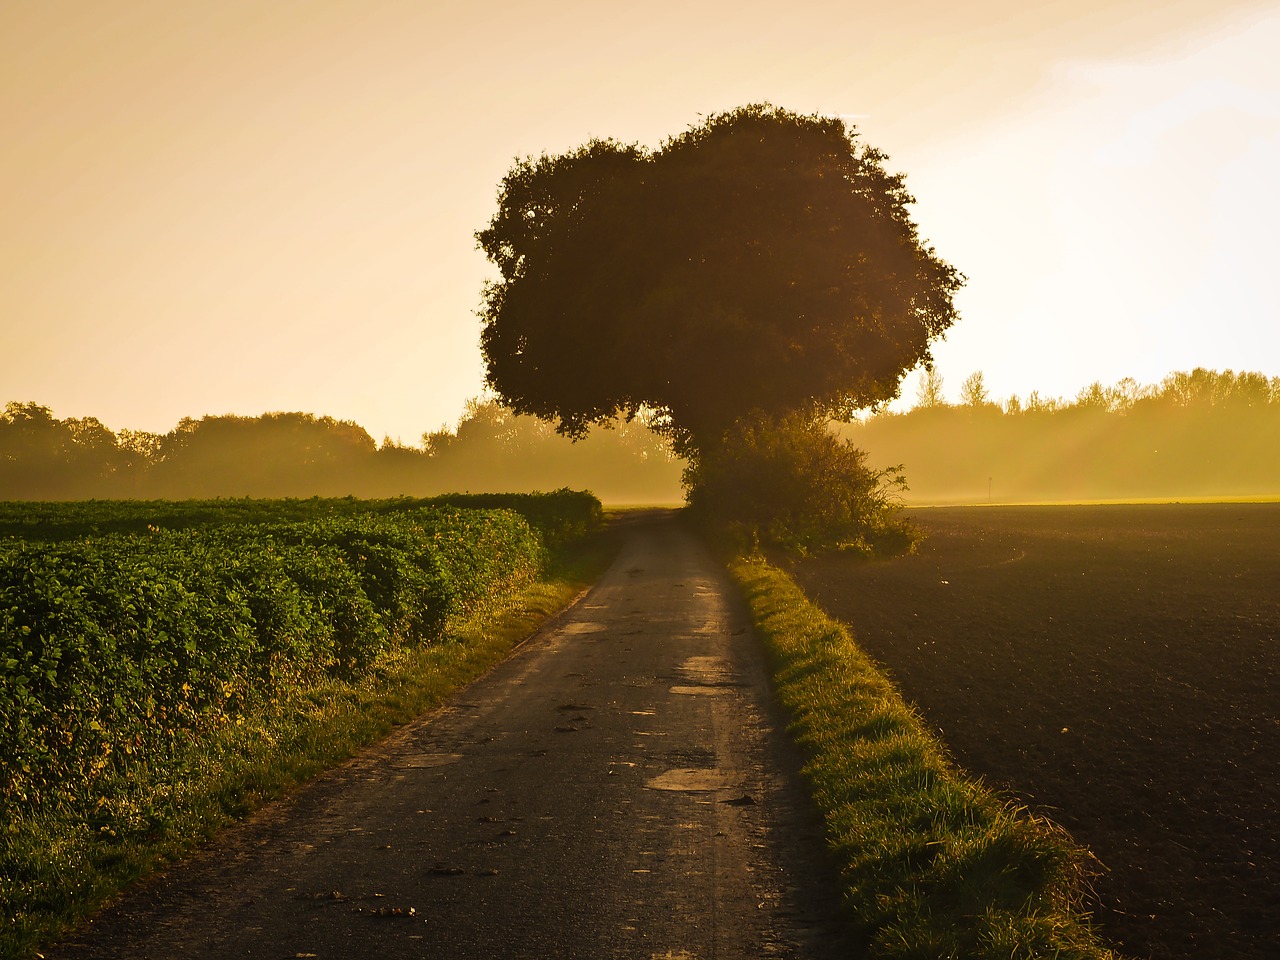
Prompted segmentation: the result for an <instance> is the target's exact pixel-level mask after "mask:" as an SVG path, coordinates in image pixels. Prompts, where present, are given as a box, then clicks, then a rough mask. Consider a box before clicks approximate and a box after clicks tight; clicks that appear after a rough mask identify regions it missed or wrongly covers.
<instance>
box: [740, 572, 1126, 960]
mask: <svg viewBox="0 0 1280 960" xmlns="http://www.w3.org/2000/svg"><path fill="white" fill-rule="evenodd" d="M730 569H731V571H732V573H733V575H734V577H735V579H736V580H737V581H738V583H739V585H740V586H741V587H742V589H743V592H744V594H745V596H746V598H747V601H748V604H749V606H750V608H751V612H752V617H753V619H754V622H755V626H756V629H757V632H758V633H759V635H760V636H761V638H762V639H763V640H764V642H765V644H766V647H767V649H768V652H769V656H770V659H771V663H772V668H773V672H774V679H775V686H776V695H777V697H778V699H779V701H780V702H781V703H782V705H783V706H784V708H785V709H786V710H787V711H788V713H789V715H790V717H791V721H792V723H791V732H792V735H793V736H794V737H795V739H796V741H797V743H798V744H799V745H800V746H801V748H802V749H803V750H804V752H805V757H806V764H805V768H804V774H805V777H806V779H807V781H808V786H809V788H810V791H811V793H812V795H813V797H814V799H815V800H816V802H817V804H818V806H819V808H820V809H821V811H822V814H823V817H824V818H825V821H826V826H827V834H828V840H829V842H830V844H831V846H832V848H833V849H834V851H835V853H836V857H837V862H838V864H839V866H840V870H841V876H842V880H843V883H844V886H845V890H844V898H845V903H846V907H847V909H848V911H849V913H850V916H851V918H852V920H853V923H854V925H855V929H856V931H857V933H858V935H859V936H860V937H862V938H864V940H865V945H866V953H867V956H868V957H875V958H894V960H908V958H911V960H915V958H919V960H924V958H929V960H937V958H961V957H963V958H966V960H968V958H974V960H987V958H989V960H995V958H1000V960H1015V958H1027V960H1030V958H1049V957H1052V958H1059V960H1104V958H1106V960H1117V955H1116V954H1115V953H1113V952H1112V950H1111V949H1110V948H1108V947H1107V946H1106V945H1105V944H1104V943H1102V941H1101V940H1100V939H1099V938H1098V937H1097V936H1096V935H1095V934H1094V933H1093V932H1092V930H1091V929H1090V927H1089V924H1088V920H1087V917H1086V916H1085V914H1084V912H1083V911H1084V905H1085V900H1086V897H1087V895H1088V893H1089V887H1088V878H1089V875H1090V872H1091V870H1092V869H1093V868H1094V861H1093V858H1092V857H1091V855H1090V854H1089V853H1088V852H1087V851H1086V850H1084V849H1083V848H1081V847H1080V846H1078V845H1077V844H1076V843H1075V842H1074V841H1073V840H1072V839H1071V837H1070V836H1069V835H1068V834H1067V833H1066V832H1065V831H1064V830H1062V828H1060V827H1058V826H1057V825H1055V824H1053V823H1052V822H1050V821H1048V820H1045V819H1043V818H1040V817H1036V816H1034V815H1032V814H1031V813H1029V812H1028V811H1027V810H1025V809H1023V808H1018V807H1016V806H1013V805H1011V804H1009V803H1007V802H1004V801H1002V800H1001V799H1000V798H998V797H997V796H996V795H995V794H994V793H992V792H991V791H990V790H988V789H987V788H986V787H984V786H983V785H982V784H981V783H979V782H977V781H975V780H973V779H970V778H968V777H966V776H965V775H964V774H963V773H961V772H960V771H959V770H958V769H957V768H956V767H955V766H954V764H952V763H951V762H950V760H949V759H948V757H947V754H946V749H945V747H944V746H943V745H942V743H941V742H940V741H939V740H938V739H937V738H936V737H934V736H933V735H932V734H931V733H930V732H929V731H928V729H927V728H926V727H925V725H924V723H923V722H922V721H921V719H920V718H919V716H917V715H916V714H915V712H914V711H913V710H912V709H911V708H910V707H909V706H908V705H907V704H906V702H905V701H904V700H903V699H902V697H901V695H900V694H899V692H898V690H897V688H896V687H895V686H894V685H893V683H892V682H891V681H890V680H889V679H888V678H887V677H886V676H885V674H884V673H882V672H881V671H880V669H879V668H878V667H877V666H876V665H875V663H874V662H873V661H872V660H871V659H870V658H869V657H867V656H866V654H864V653H863V652H862V651H861V650H860V649H859V648H858V647H857V645H856V644H855V643H854V641H853V638H852V636H851V635H850V633H849V631H848V629H847V628H845V627H844V626H843V625H842V624H840V623H839V622H837V621H835V620H832V619H831V618H830V617H828V616H826V614H824V613H823V612H822V611H821V610H819V609H818V608H817V607H816V606H815V605H814V604H813V603H811V602H810V601H809V600H808V598H807V597H805V595H804V593H803V592H802V591H801V590H800V589H799V588H798V587H797V586H796V585H795V583H794V582H793V581H792V580H791V578H790V577H788V576H787V575H786V574H785V573H784V572H783V571H781V570H779V569H777V568H776V567H773V566H770V565H769V564H767V563H765V562H762V561H759V560H737V561H735V562H734V563H733V564H731V567H730Z"/></svg>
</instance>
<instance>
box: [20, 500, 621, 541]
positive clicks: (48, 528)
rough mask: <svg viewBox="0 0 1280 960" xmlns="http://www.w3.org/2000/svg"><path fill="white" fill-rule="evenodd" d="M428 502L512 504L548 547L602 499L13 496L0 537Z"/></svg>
mask: <svg viewBox="0 0 1280 960" xmlns="http://www.w3.org/2000/svg"><path fill="white" fill-rule="evenodd" d="M426 507H456V508H459V509H486V510H514V511H515V512H516V513H518V514H520V515H521V516H522V517H524V518H525V520H527V521H528V522H529V525H530V526H532V527H533V528H534V529H535V530H537V531H538V533H539V534H541V536H542V537H543V539H544V540H545V541H546V543H547V545H548V546H554V545H555V544H556V543H559V542H562V541H567V540H570V539H573V538H575V537H579V536H582V535H583V534H584V533H586V532H588V531H590V530H593V529H595V528H596V527H598V526H599V524H600V522H601V518H602V517H603V510H602V507H601V505H600V501H599V500H598V499H597V498H596V497H595V496H593V495H592V494H589V493H583V492H580V491H576V490H569V489H563V488H562V489H559V490H555V491H553V492H551V493H539V494H526V493H475V494H472V493H449V494H443V495H440V496H436V497H426V498H415V497H394V498H390V499H384V500H361V499H357V498H356V497H309V498H305V499H298V498H287V499H276V500H261V499H253V498H247V497H239V498H225V499H213V500H75V501H49V500H10V501H0V537H16V538H19V539H23V540H73V539H77V538H84V537H96V536H99V535H101V534H105V533H144V532H146V531H148V530H152V529H162V530H187V529H194V528H200V529H205V528H208V527H211V526H225V525H228V524H261V523H282V522H286V521H303V520H323V519H330V518H334V517H352V516H358V515H359V516H363V515H367V514H397V513H403V512H405V511H410V510H420V509H423V508H426Z"/></svg>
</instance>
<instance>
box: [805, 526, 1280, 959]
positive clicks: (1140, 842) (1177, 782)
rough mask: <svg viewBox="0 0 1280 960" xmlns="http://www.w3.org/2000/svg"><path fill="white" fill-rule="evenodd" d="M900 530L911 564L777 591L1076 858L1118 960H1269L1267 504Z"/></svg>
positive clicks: (825, 567) (1275, 742)
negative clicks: (1070, 844) (879, 671)
mask: <svg viewBox="0 0 1280 960" xmlns="http://www.w3.org/2000/svg"><path fill="white" fill-rule="evenodd" d="M911 516H912V518H913V519H914V520H915V521H916V522H918V523H919V525H920V526H921V527H922V528H923V529H924V530H925V531H926V532H927V534H928V539H927V540H926V541H925V542H924V543H923V544H922V545H921V547H920V550H919V552H918V553H917V554H916V555H914V556H910V557H902V558H898V559H895V560H891V561H886V562H881V563H870V564H869V563H865V562H858V561H853V560H845V559H837V558H827V559H816V560H806V561H803V562H800V563H799V564H797V565H796V568H795V569H794V571H793V573H794V575H795V577H796V580H797V582H798V583H799V584H800V585H801V586H802V587H803V588H804V589H805V591H806V592H807V593H808V594H809V595H810V596H811V597H813V598H814V599H815V600H817V601H818V603H819V604H820V605H821V606H822V607H823V608H824V609H826V610H827V611H828V612H830V613H831V614H832V615H833V616H835V617H837V618H839V619H840V620H843V621H844V622H846V623H848V624H850V625H851V626H852V627H853V629H854V631H855V634H856V637H857V640H858V643H859V646H860V647H861V648H862V649H864V650H865V651H867V652H868V653H869V654H870V655H871V656H872V657H874V658H875V659H876V660H877V661H879V662H880V663H881V664H883V665H884V666H885V667H887V669H888V671H889V672H890V674H891V675H892V676H893V677H894V679H895V680H896V681H897V682H898V684H899V685H900V687H901V688H902V690H903V692H904V694H905V695H906V697H907V698H908V700H910V701H913V702H914V703H915V704H916V705H917V706H918V708H919V709H920V711H921V712H922V713H923V715H924V717H925V719H926V721H927V722H928V723H929V724H930V725H931V726H933V727H934V728H935V729H937V730H938V731H940V734H941V736H942V738H943V740H944V741H945V742H946V743H947V745H948V746H949V747H950V749H951V750H952V751H953V753H954V756H955V759H956V760H957V761H958V762H959V763H960V764H961V765H962V766H963V767H964V768H966V769H967V770H969V771H970V772H971V773H974V774H977V775H979V776H981V777H983V778H985V779H986V780H987V782H988V783H990V784H991V785H993V786H995V787H997V788H999V789H1001V790H1003V791H1005V792H1007V793H1008V794H1009V795H1010V796H1011V797H1013V798H1014V799H1016V800H1018V801H1020V802H1023V803H1027V804H1028V805H1030V806H1031V807H1032V808H1033V809H1034V810H1036V811H1037V812H1043V813H1047V814H1048V815H1049V816H1051V817H1052V818H1053V819H1054V820H1056V821H1057V822H1058V823H1060V824H1062V825H1063V826H1065V827H1066V828H1067V829H1068V830H1070V831H1071V833H1072V834H1073V835H1074V836H1075V838H1076V839H1077V840H1078V841H1080V842H1081V843H1083V844H1084V845H1086V846H1087V847H1088V848H1090V849H1091V850H1092V851H1093V853H1094V854H1095V855H1096V857H1097V858H1098V859H1099V860H1100V861H1101V863H1102V865H1103V866H1104V868H1105V870H1104V872H1103V873H1102V874H1101V875H1100V876H1098V877H1097V878H1096V880H1095V884H1094V885H1095V888H1096V891H1097V894H1098V898H1099V907H1098V910H1097V913H1096V921H1097V923H1098V927H1099V931H1100V932H1101V933H1102V934H1103V935H1104V936H1106V937H1107V938H1108V939H1109V940H1111V941H1112V942H1114V943H1117V944H1118V945H1119V946H1120V948H1121V950H1122V951H1123V952H1124V953H1125V954H1127V955H1129V956H1135V957H1161V958H1180V957H1185V958H1188V960H1190V958H1192V957H1206V956H1212V957H1215V958H1239V960H1243V958H1251V960H1252V958H1256V960H1261V958H1264V957H1269V956H1273V955H1274V953H1273V950H1274V945H1275V938H1276V936H1277V932H1278V931H1280V838H1278V834H1280V816H1277V811H1280V695H1277V691H1278V690H1280V684H1278V682H1277V681H1280V676H1278V674H1280V657H1278V654H1280V649H1278V647H1280V643H1278V641H1280V504H1194V505H1192V504H1188V505H1179V504H1169V505H1142V506H1135V505H1126V506H1096V507H1095V506H1090V507H972V508H946V509H933V510H918V511H913V512H912V514H911Z"/></svg>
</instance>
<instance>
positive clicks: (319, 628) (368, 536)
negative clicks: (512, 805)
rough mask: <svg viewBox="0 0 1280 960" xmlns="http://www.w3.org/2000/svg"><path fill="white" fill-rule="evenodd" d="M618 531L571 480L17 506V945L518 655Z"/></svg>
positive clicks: (5, 592) (13, 949)
mask: <svg viewBox="0 0 1280 960" xmlns="http://www.w3.org/2000/svg"><path fill="white" fill-rule="evenodd" d="M601 522H602V510H601V507H600V503H599V501H598V500H596V499H595V498H594V497H593V496H591V495H590V494H574V493H571V492H568V491H561V492H557V493H554V494H545V495H543V494H533V495H511V496H498V495H494V496H481V497H450V498H439V499H437V500H431V501H416V500H409V499H403V500H394V501H378V502H374V501H363V502H362V501H356V500H319V499H317V500H306V501H206V502H194V501H193V502H185V503H160V502H151V503H144V502H139V503H76V504H58V505H49V504H0V956H4V957H9V956H26V955H29V954H30V953H31V952H32V951H33V950H34V949H35V946H34V945H35V944H37V943H39V942H40V940H41V939H44V938H47V937H49V936H50V935H52V934H54V933H56V932H57V931H58V930H60V929H62V928H64V927H65V925H66V924H67V923H69V922H72V921H73V920H74V919H75V918H76V917H77V916H81V915H83V913H84V912H85V911H86V910H87V909H91V908H92V907H93V906H94V905H95V904H100V903H101V902H102V901H103V900H104V899H106V898H107V897H109V896H110V894H111V893H112V892H113V891H114V890H116V889H118V888H119V887H120V886H122V885H123V884H125V883H127V882H129V881H130V880H131V879H134V878H136V877H137V876H140V875H143V874H145V873H146V872H148V871H149V870H151V869H154V867H155V865H156V864H158V863H160V862H163V861H164V860H165V859H167V858H170V857H173V856H175V855H179V854H180V853H181V852H182V851H183V850H185V849H186V847H187V846H188V845H189V844H190V843H191V842H192V841H193V840H196V839H199V837H200V836H201V835H208V834H209V833H210V832H211V831H212V829H214V828H215V827H216V826H217V824H219V823H222V822H225V821H226V819H227V818H228V817H234V816H238V815H241V814H243V813H244V812H246V811H247V810H249V809H251V808H252V807H253V805H254V804H255V803H256V802H259V799H260V798H261V797H264V796H268V795H271V794H273V793H276V792H278V791H279V790H281V789H287V787H288V786H289V785H290V784H292V783H296V782H298V781H299V780H300V779H305V778H306V776H308V775H310V774H311V773H314V772H315V771H316V770H317V769H320V768H322V767H323V765H324V764H326V763H333V762H337V761H338V760H340V759H342V757H343V756H345V755H346V754H347V753H349V752H350V751H352V750H354V749H356V748H358V747H359V746H360V745H361V744H362V743H364V742H368V740H369V739H371V738H373V737H376V736H378V735H379V734H380V733H382V732H385V730H386V729H387V728H388V727H389V726H390V725H392V724H394V723H398V722H404V721H405V720H407V719H409V718H410V717H412V716H414V715H416V714H417V713H420V712H421V711H422V710H423V709H426V708H427V707H429V706H431V705H433V704H434V703H436V702H438V700H439V697H440V696H441V695H442V691H444V690H446V689H449V688H451V687H452V686H456V685H457V684H460V683H463V682H465V681H466V680H468V679H470V678H471V677H473V676H474V675H476V672H477V671H481V670H483V669H484V667H485V665H487V664H490V663H492V662H494V661H495V660H496V659H498V658H500V657H501V656H502V655H503V653H504V652H505V650H507V649H509V647H510V645H511V644H512V643H514V642H515V641H516V640H517V639H519V637H520V636H523V635H525V634H527V632H528V630H529V629H531V626H530V624H531V623H532V622H534V621H536V619H537V617H538V616H539V615H543V616H545V611H543V610H542V609H541V607H542V605H543V603H544V602H545V603H546V604H549V605H550V608H555V606H556V605H557V604H561V603H563V602H564V600H565V599H566V598H567V595H571V594H567V593H566V591H572V590H574V589H577V588H576V587H575V586H574V584H573V583H572V582H571V581H566V580H565V579H564V578H563V577H562V576H561V575H559V574H555V575H551V574H550V573H549V567H548V564H549V562H550V563H560V562H561V561H562V560H563V559H564V558H565V557H566V556H567V553H568V550H569V545H570V544H571V543H573V542H574V541H579V542H581V541H582V540H583V539H584V538H585V537H586V535H587V534H588V533H590V532H592V531H594V530H597V529H598V528H599V526H600V524H601ZM552 581H554V582H552ZM504 624H505V625H504Z"/></svg>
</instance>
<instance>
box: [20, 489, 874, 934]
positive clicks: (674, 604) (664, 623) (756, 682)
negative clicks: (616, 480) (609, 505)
mask: <svg viewBox="0 0 1280 960" xmlns="http://www.w3.org/2000/svg"><path fill="white" fill-rule="evenodd" d="M619 527H620V529H619V534H620V536H622V537H623V545H622V549H621V551H620V553H619V555H618V558H617V559H616V560H615V562H614V564H613V566H612V567H611V568H610V570H609V571H608V572H607V573H606V574H605V575H604V577H603V578H602V579H601V581H600V582H599V583H598V584H597V585H596V586H595V587H594V588H593V589H592V590H591V591H590V592H589V593H588V594H587V595H586V596H585V598H584V599H583V600H582V601H581V602H579V603H578V604H577V605H576V606H575V607H573V608H572V609H570V610H569V611H567V612H566V613H565V614H564V615H562V616H561V617H560V618H559V619H558V620H557V621H555V622H554V623H553V624H551V625H549V626H548V627H547V628H546V629H544V630H543V631H542V632H540V633H539V634H537V635H536V636H535V637H533V638H532V639H531V640H530V641H528V642H527V643H526V644H524V645H523V646H522V647H521V648H520V649H519V650H518V651H517V653H516V654H515V655H514V656H513V657H511V658H510V659H509V660H507V661H506V662H505V663H504V664H502V665H501V666H499V667H498V668H497V669H495V670H494V671H493V672H492V673H490V674H489V675H488V676H487V677H485V678H483V679H482V680H480V681H478V682H477V683H475V684H473V685H472V686H471V687H469V688H467V689H465V690H463V691H461V692H460V693H459V694H458V695H457V696H455V697H454V698H453V699H452V700H451V701H450V702H449V703H448V704H447V705H446V706H444V707H443V708H442V709H440V710H438V711H436V712H434V713H432V714H430V715H428V716H426V717H423V718H422V719H420V720H419V721H416V722H415V723H413V724H411V725H409V726H408V727H405V728H403V729H401V730H400V731H398V732H397V733H396V734H394V735H392V736H391V737H390V738H388V739H387V740H385V741H383V742H382V743H380V744H378V745H377V746H375V747H374V748H372V749H371V750H369V751H368V752H366V753H365V754H363V755H361V756H360V757H358V758H356V759H354V760H352V761H350V762H349V763H347V764H345V765H344V766H342V767H339V768H337V769H335V770H333V771H330V772H329V773H328V774H325V775H324V776H322V777H320V778H319V779H317V780H316V781H314V782H313V783H312V784H310V785H309V786H307V787H306V788H304V789H303V790H301V791H299V792H298V793H297V794H296V795H294V796H292V797H290V798H288V799H287V800H284V801H281V802H279V803H276V804H273V805H271V806H270V807H268V808H266V809H264V810H262V811H261V812H260V813H259V814H258V815H256V816H255V817H253V818H252V819H251V820H250V821H248V822H246V823H245V824H242V825H240V826H237V827H235V828H233V829H231V830H229V831H227V833H226V834H225V835H224V836H222V837H220V838H219V840H218V841H217V842H216V843H214V844H212V845H210V846H209V847H208V848H206V849H204V850H202V851H201V852H200V853H199V854H198V855H196V856H195V857H193V858H192V859H191V860H189V861H187V862H185V863H183V864H180V865H178V866H176V867H174V868H173V869H171V870H170V871H169V872H168V873H167V874H166V875H164V876H161V877H158V878H155V879H154V880H152V881H150V882H148V883H146V884H145V885H142V886H141V887H139V888H138V889H136V890H134V891H132V892H131V893H129V894H128V895H127V896H126V897H125V898H124V899H123V900H122V901H121V902H120V903H119V904H118V905H116V906H115V907H114V908H112V909H111V910H109V911H107V912H106V913H104V914H103V915H102V916H100V917H99V918H98V919H97V920H96V921H95V922H93V923H91V924H89V925H87V926H86V927H85V928H83V929H82V930H81V931H79V933H78V935H77V936H75V937H73V938H71V939H70V940H69V941H67V942H65V943H64V944H62V945H61V946H60V947H59V948H57V949H54V950H50V951H46V954H45V955H46V957H49V958H103V957H130V958H154V960H160V958H189V957H272V958H289V957H316V958H361V957H378V958H396V957H422V956H431V957H436V958H447V960H463V958H485V960H489V958H492V957H495V956H501V957H547V958H551V957H555V958H578V957H582V958H588V957H589V958H592V960H598V958H601V957H618V958H633V957H634V958H644V960H652V958H689V960H692V958H713V957H715V958H736V957H772V956H776V957H796V958H821V957H834V956H837V955H839V956H850V955H854V954H855V953H856V951H854V950H853V949H851V947H850V945H849V943H848V942H847V939H846V934H845V931H844V929H843V927H842V926H841V924H840V922H839V921H838V920H837V919H836V917H837V915H838V904H837V899H836V895H835V891H836V889H837V887H836V884H835V879H834V871H833V870H832V868H831V865H830V863H829V861H828V860H827V856H826V853H825V846H824V842H823V839H822V830H821V826H820V822H819V820H818V818H817V816H816V814H815V813H814V812H813V811H812V808H811V806H810V805H809V803H808V801H807V798H805V797H804V795H803V792H802V790H801V789H800V787H799V785H798V775H797V769H798V758H797V756H796V755H795V752H794V750H793V748H792V747H791V745H790V743H789V742H788V741H787V739H786V737H785V735H784V734H783V732H782V722H781V718H780V717H779V716H778V715H777V714H776V713H775V712H774V708H773V706H772V704H771V703H770V701H769V697H768V692H767V691H768V688H767V679H766V674H765V671H764V667H763V663H762V660H761V653H760V648H759V645H758V643H757V642H756V641H755V640H754V638H753V637H752V635H751V633H750V629H749V627H748V625H747V619H746V616H745V612H744V611H743V610H742V609H741V608H740V606H739V604H738V601H737V599H736V597H735V595H734V593H733V588H732V587H730V586H729V585H728V583H727V581H726V580H725V578H724V575H723V573H722V571H721V570H720V568H719V566H718V565H717V564H715V563H714V562H713V561H712V560H711V559H710V558H709V557H708V556H707V555H706V554H705V553H704V552H703V551H702V549H701V548H700V546H699V545H698V544H697V543H696V542H695V541H694V540H693V539H692V538H691V537H690V536H689V535H688V534H687V533H685V532H684V531H683V530H682V529H681V528H680V527H679V526H678V524H676V523H675V522H674V521H673V520H672V519H671V517H670V515H669V514H665V513H646V514H640V515H634V516H632V517H630V518H627V519H626V520H624V521H623V522H621V523H620V524H619Z"/></svg>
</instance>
